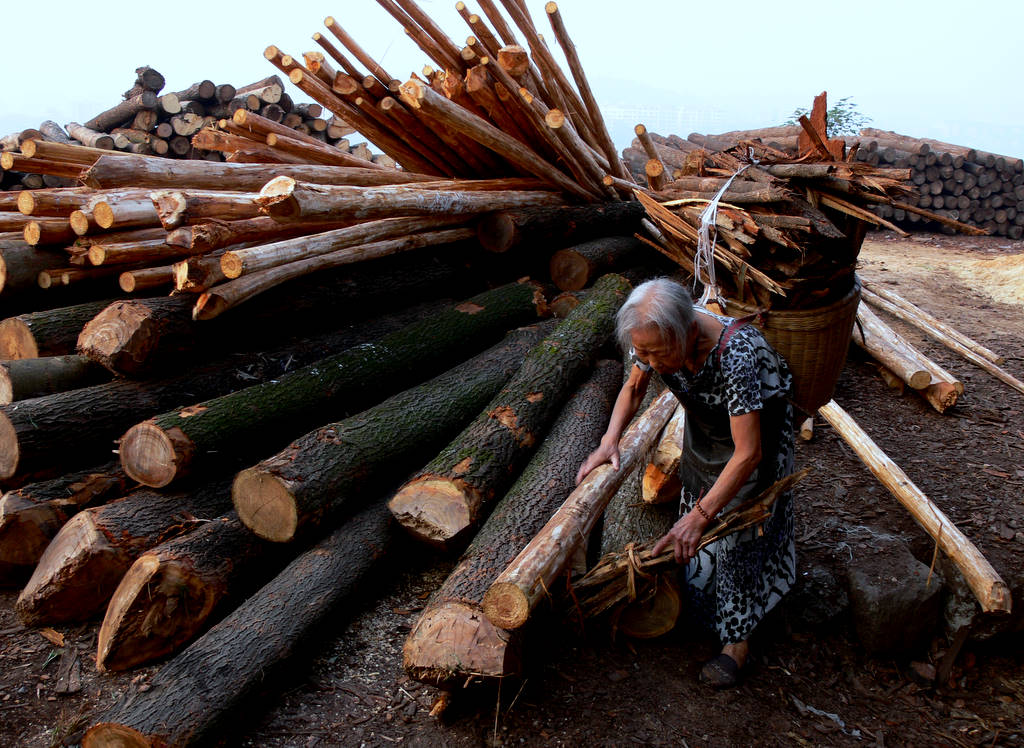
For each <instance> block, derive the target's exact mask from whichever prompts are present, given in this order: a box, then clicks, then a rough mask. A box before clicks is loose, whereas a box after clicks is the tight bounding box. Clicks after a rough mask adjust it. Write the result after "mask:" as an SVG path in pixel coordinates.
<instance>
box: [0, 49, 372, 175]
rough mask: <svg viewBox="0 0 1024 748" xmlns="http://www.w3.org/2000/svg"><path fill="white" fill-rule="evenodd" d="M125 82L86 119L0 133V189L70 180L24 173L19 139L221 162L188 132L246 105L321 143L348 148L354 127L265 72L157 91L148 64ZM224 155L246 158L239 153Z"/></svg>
mask: <svg viewBox="0 0 1024 748" xmlns="http://www.w3.org/2000/svg"><path fill="white" fill-rule="evenodd" d="M135 73H136V80H135V83H134V84H133V86H132V87H131V88H130V89H129V90H127V91H125V92H124V95H123V101H121V102H120V103H119V104H117V105H116V106H114V107H112V108H111V109H108V110H107V111H105V112H101V113H100V114H97V115H96V116H95V117H93V118H92V119H90V120H88V121H86V122H85V124H84V125H83V124H79V123H77V122H69V123H68V124H66V125H65V126H64V127H61V126H60V125H59V124H57V123H56V122H54V121H52V120H46V121H44V122H43V123H42V124H40V125H39V127H38V128H32V129H28V130H22V131H21V132H19V133H12V134H10V135H7V136H5V137H3V138H0V149H2V150H3V151H5V152H8V153H10V155H8V156H6V157H5V158H4V161H3V166H2V168H0V188H3V189H7V190H17V189H39V188H41V187H62V186H68V185H69V184H73V183H74V175H61V174H56V173H53V172H52V171H45V170H43V171H32V168H33V166H35V164H33V163H32V162H31V161H30V160H26V159H24V158H22V156H24V155H26V154H24V153H19V151H20V150H21V149H22V145H23V144H24V143H26V142H27V141H31V140H36V141H46V142H53V143H60V144H63V145H72V144H81V145H84V146H88V147H89V148H98V149H101V150H109V151H114V150H117V151H121V152H125V153H135V154H142V155H156V156H166V157H167V158H188V159H205V160H208V161H221V160H225V158H224V156H223V155H222V153H221V152H220V149H217V148H213V147H210V146H209V144H208V143H206V142H204V141H202V140H199V141H196V140H194V139H193V137H192V136H193V135H195V134H196V133H198V132H199V131H201V130H203V129H204V128H207V127H209V126H211V125H215V124H216V123H217V122H218V121H219V120H221V119H225V118H230V117H232V116H233V115H234V114H235V112H237V111H246V112H252V113H254V114H258V115H259V116H261V117H263V118H265V119H268V120H271V121H273V122H277V123H280V124H282V125H283V126H284V127H286V128H288V130H289V131H291V132H292V134H297V133H302V134H304V135H309V136H311V137H313V138H315V139H317V140H318V141H320V142H322V143H327V144H330V145H334V146H336V147H338V148H342V149H345V150H349V143H348V141H347V140H346V139H345V136H347V135H349V134H351V133H353V132H354V129H353V128H352V127H351V126H350V125H349V124H348V123H347V122H344V121H343V120H340V119H339V118H337V117H331V118H329V119H328V118H325V117H323V113H324V109H323V107H322V106H321V105H320V104H316V103H296V102H295V101H293V99H292V97H291V96H290V95H289V94H288V93H287V92H286V91H285V86H284V84H283V83H282V81H281V78H280V77H279V76H277V75H272V76H270V77H268V78H265V79H263V80H260V81H257V82H255V83H251V84H249V85H246V86H242V87H240V88H237V89H236V88H235V86H232V85H231V84H228V83H225V84H221V85H216V84H214V83H213V81H210V80H203V81H199V82H198V83H194V84H193V85H191V86H189V87H188V88H186V89H184V90H182V91H177V92H174V93H163V94H161V93H160V92H161V91H162V90H163V88H164V84H165V79H164V76H163V75H161V74H160V73H159V72H158V71H156V70H154V69H153V68H150V67H141V68H138V69H137V70H136V71H135ZM351 152H352V153H354V154H355V155H357V156H358V157H360V158H363V159H367V160H369V159H376V160H380V159H381V158H382V156H381V155H380V154H376V155H374V154H372V153H371V152H370V150H369V148H368V147H367V145H366V144H365V143H360V144H358V145H357V146H355V147H354V148H352V149H351ZM226 160H246V159H245V158H244V157H236V158H231V157H228V158H227V159H226Z"/></svg>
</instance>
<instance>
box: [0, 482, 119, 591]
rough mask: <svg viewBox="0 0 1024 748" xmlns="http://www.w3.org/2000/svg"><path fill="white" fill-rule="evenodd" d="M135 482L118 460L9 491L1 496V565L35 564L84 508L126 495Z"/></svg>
mask: <svg viewBox="0 0 1024 748" xmlns="http://www.w3.org/2000/svg"><path fill="white" fill-rule="evenodd" d="M131 484H132V482H131V480H129V478H128V476H127V475H125V474H124V471H122V470H121V466H120V464H119V463H117V462H111V463H108V464H106V465H102V466H100V467H96V468H92V469H89V470H82V471H79V472H75V473H68V474H67V475H63V476H61V477H60V478H55V479H54V480H48V481H41V482H39V483H31V484H29V485H26V486H22V487H21V488H19V489H17V490H14V491H8V492H7V493H5V494H4V495H3V498H2V499H0V564H2V563H8V564H13V565H17V566H25V567H28V568H29V570H30V571H31V567H34V566H35V565H36V564H37V563H38V562H39V557H40V556H42V555H43V551H44V550H46V546H47V545H48V544H49V543H50V540H52V539H53V536H54V535H56V534H57V531H58V530H60V528H61V527H63V526H64V523H65V522H67V521H68V520H69V519H71V517H73V516H75V515H76V514H77V513H78V512H79V511H81V510H82V509H86V508H88V507H90V506H95V505H96V504H100V503H103V502H104V501H107V500H108V499H113V498H116V497H118V496H123V495H124V494H125V493H127V491H128V488H129V486H130V485H131Z"/></svg>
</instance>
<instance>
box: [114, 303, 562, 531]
mask: <svg viewBox="0 0 1024 748" xmlns="http://www.w3.org/2000/svg"><path fill="white" fill-rule="evenodd" d="M542 301H543V299H542V298H541V297H539V294H538V293H537V291H536V289H535V287H534V286H533V285H532V284H528V283H513V284H510V285H507V286H503V287H501V288H497V289H494V290H491V291H485V292H484V293H482V294H479V295H477V296H474V297H472V298H470V299H468V300H466V301H464V302H462V303H460V304H457V305H454V306H451V307H449V308H447V309H445V310H443V311H440V312H438V313H436V314H433V315H430V316H426V317H424V318H423V319H421V320H420V321H418V322H414V323H412V324H410V325H408V326H406V327H404V328H402V329H401V330H397V331H395V332H393V333H391V334H389V335H385V336H383V337H381V338H379V339H377V340H375V341H374V342H372V343H367V344H366V345H363V346H359V347H356V348H352V349H350V350H347V351H344V352H342V353H339V354H337V355H335V356H331V357H329V358H325V359H323V360H321V361H319V362H317V363H316V364H315V365H312V366H307V367H305V368H303V369H299V370H297V371H293V372H290V373H288V374H286V375H284V376H282V377H279V378H277V379H274V380H272V381H268V382H264V383H262V384H258V385H254V386H252V387H247V388H245V389H243V390H238V391H236V392H233V393H231V394H229V395H224V396H222V397H218V398H216V399H213V400H207V401H205V402H201V403H199V404H196V405H189V406H188V407H186V408H180V409H177V410H174V411H171V412H169V413H164V414H162V415H159V416H156V417H155V418H151V419H150V420H148V421H144V422H142V423H140V424H137V425H136V426H133V427H132V428H131V429H130V430H129V431H128V432H127V433H126V434H125V435H124V437H123V438H122V439H121V464H123V465H124V468H125V471H126V472H127V473H128V474H129V475H130V476H132V477H133V478H135V479H136V480H137V481H139V482H140V483H142V484H144V485H148V486H166V485H167V484H169V483H170V482H171V481H173V480H175V479H176V478H178V477H179V476H182V475H184V474H186V473H189V472H194V471H197V470H201V469H202V468H203V467H204V466H216V465H217V464H219V463H221V462H222V461H223V460H224V459H225V458H227V457H230V456H232V455H243V454H244V455H247V456H256V457H261V456H263V455H266V454H270V453H273V452H274V451H275V450H278V449H280V448H281V447H282V446H284V445H285V444H287V443H288V441H289V440H290V439H293V438H295V437H296V436H298V435H300V434H303V433H305V432H306V431H309V430H310V429H312V428H315V427H316V426H318V425H320V424H322V423H325V422H327V421H331V420H335V419H337V418H340V417H343V416H345V415H347V414H349V413H353V412H356V411H359V410H362V409H364V408H366V407H368V406H370V405H372V404H373V403H376V402H380V401H381V400H382V399H383V398H385V397H387V396H388V395H390V394H392V393H394V392H396V391H398V390H401V389H403V388H404V387H408V386H409V385H411V384H415V383H416V382H422V381H423V380H424V379H426V378H427V377H429V376H431V375H432V374H436V373H437V372H439V371H443V370H445V369H447V368H449V367H450V366H451V365H452V363H453V361H457V360H459V357H460V356H462V357H468V356H470V355H472V354H473V353H475V352H477V351H479V350H480V349H481V348H483V347H484V346H486V345H489V344H491V343H493V342H494V341H495V340H496V339H498V338H500V337H501V335H502V334H504V332H505V331H506V330H508V329H509V328H511V327H515V326H516V325H520V324H524V323H526V322H528V321H530V320H532V319H536V318H537V314H538V311H539V305H540V304H541V303H542ZM239 514H242V513H241V512H239Z"/></svg>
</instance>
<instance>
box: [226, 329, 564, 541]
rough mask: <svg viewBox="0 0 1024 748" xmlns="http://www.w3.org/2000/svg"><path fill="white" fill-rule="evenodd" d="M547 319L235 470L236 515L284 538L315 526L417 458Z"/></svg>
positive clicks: (455, 424)
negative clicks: (257, 461)
mask: <svg viewBox="0 0 1024 748" xmlns="http://www.w3.org/2000/svg"><path fill="white" fill-rule="evenodd" d="M548 329H550V323H543V324H541V325H536V326H533V327H527V328H522V329H520V330H518V331H516V332H514V333H512V334H510V335H509V336H507V337H506V339H505V341H504V342H502V343H501V344H499V345H497V346H495V347H493V348H491V349H490V350H488V351H486V352H484V353H482V354H480V355H479V356H477V357H475V358H473V359H470V360H469V361H467V362H465V363H463V364H461V365H459V366H458V367H456V368H454V369H451V370H449V371H447V372H445V373H444V374H441V375H440V376H438V377H435V378H434V379H432V380H430V381H429V382H426V383H424V384H421V385H419V386H417V387H413V388H412V389H408V390H405V391H404V392H401V393H399V394H397V395H395V396H393V397H391V398H389V399H387V400H385V401H384V402H382V403H380V404H379V405H376V406H374V407H372V408H370V409H368V410H365V411H363V412H362V413H359V414H357V415H355V416H352V417H350V418H347V419H345V420H343V421H340V422H338V423H332V424H328V425H327V426H324V427H322V428H320V429H318V430H316V431H313V432H311V433H309V434H306V435H305V436H303V437H302V438H300V439H297V440H296V441H295V442H293V443H292V444H290V445H289V446H288V447H287V448H286V449H284V450H283V451H281V452H279V453H278V454H276V455H274V456H273V457H270V458H269V459H266V460H264V461H263V462H261V463H259V464H258V465H256V466H254V467H251V468H249V469H247V470H243V471H242V472H241V473H239V474H238V476H237V477H236V479H235V483H234V485H233V486H232V494H233V499H234V503H235V509H236V510H237V511H238V515H239V517H241V519H242V521H243V522H244V523H245V524H246V526H247V527H249V528H250V529H251V530H252V531H253V532H255V533H256V534H257V535H259V536H260V537H263V538H267V539H268V540H274V541H277V542H286V541H290V540H292V539H294V538H295V536H296V534H297V533H299V532H300V531H302V530H305V531H309V530H312V529H313V528H315V527H318V526H320V525H322V524H323V523H324V522H325V521H327V520H328V519H329V518H330V517H331V516H333V515H336V514H337V513H338V512H339V511H341V510H342V509H343V508H344V507H346V505H350V504H351V502H353V501H355V500H357V499H358V497H359V495H360V494H365V493H366V491H367V490H368V489H370V487H371V486H372V487H373V488H379V486H378V485H377V484H378V482H379V480H380V479H381V478H382V477H384V475H385V471H386V472H387V474H388V475H392V476H394V475H396V474H397V475H402V474H405V472H407V471H408V470H411V469H414V468H415V467H416V466H417V465H422V464H423V460H424V459H426V458H427V457H429V455H430V454H431V453H432V450H434V449H436V445H437V444H438V443H439V442H443V441H444V440H446V439H450V438H451V436H452V435H453V434H455V433H456V432H457V431H458V430H459V429H460V428H461V427H462V426H463V425H465V423H466V422H467V421H469V420H470V419H471V418H472V417H473V416H474V415H476V414H477V413H478V412H479V411H480V408H482V407H483V406H484V404H486V403H487V401H488V400H490V399H491V398H492V397H493V396H494V393H495V392H497V391H498V390H499V389H500V388H501V386H502V385H503V384H504V383H505V382H507V381H508V379H509V378H510V377H511V376H512V375H513V374H514V373H515V371H516V370H517V369H518V368H519V366H520V364H521V363H522V361H523V357H524V356H526V353H527V351H529V350H530V348H531V347H532V346H533V345H535V344H536V343H537V341H538V340H540V338H541V337H542V336H543V334H544V333H545V331H546V330H548Z"/></svg>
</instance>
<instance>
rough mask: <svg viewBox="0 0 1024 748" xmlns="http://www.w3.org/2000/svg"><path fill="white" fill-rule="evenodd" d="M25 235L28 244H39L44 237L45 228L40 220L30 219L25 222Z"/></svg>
mask: <svg viewBox="0 0 1024 748" xmlns="http://www.w3.org/2000/svg"><path fill="white" fill-rule="evenodd" d="M23 236H24V237H25V242H26V244H30V245H32V246H33V247H35V246H37V245H38V244H39V242H40V241H41V240H42V238H43V229H42V227H41V226H40V225H39V222H38V221H29V222H28V223H27V224H25V229H24V233H23Z"/></svg>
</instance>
